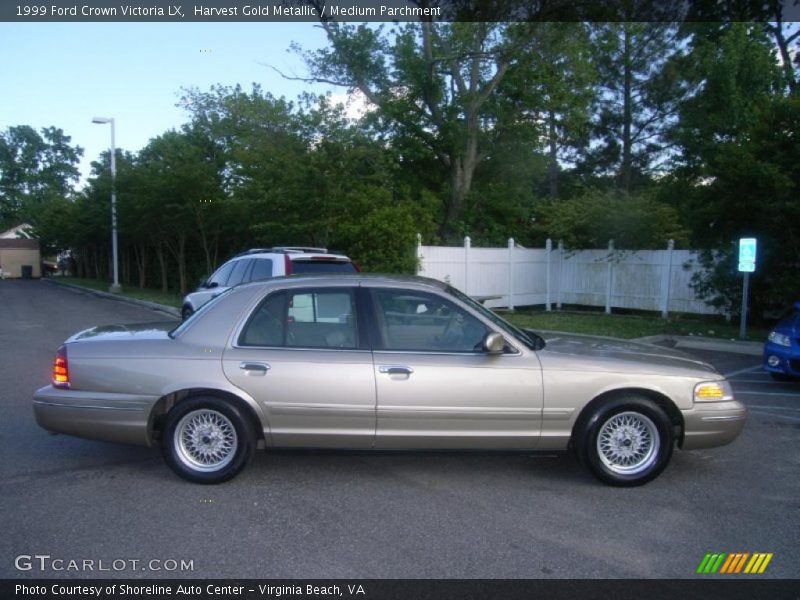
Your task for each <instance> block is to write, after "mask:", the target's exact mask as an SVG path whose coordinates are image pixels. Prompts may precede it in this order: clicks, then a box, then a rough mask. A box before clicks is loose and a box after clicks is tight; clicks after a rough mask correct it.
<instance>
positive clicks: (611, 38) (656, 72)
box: [585, 14, 686, 192]
mask: <svg viewBox="0 0 800 600" xmlns="http://www.w3.org/2000/svg"><path fill="white" fill-rule="evenodd" d="M669 16H670V15H669V14H667V15H665V17H667V18H668V17H669ZM678 33H679V29H678V26H677V24H674V23H669V22H666V23H664V22H647V23H645V22H634V21H632V20H627V21H626V22H621V23H601V24H598V25H595V26H594V28H593V36H592V37H593V49H594V55H595V64H596V68H597V70H598V72H599V78H600V80H599V81H600V89H599V90H598V94H597V102H596V109H595V110H596V118H595V120H594V137H595V140H596V144H595V146H594V148H593V149H592V150H591V152H589V153H588V155H587V157H586V164H585V167H586V168H589V169H590V170H591V171H594V172H595V173H599V174H605V175H611V176H614V177H615V179H616V185H617V187H619V188H620V189H622V190H624V191H627V192H629V191H631V189H632V188H633V187H634V184H635V183H636V182H637V181H640V182H646V181H647V179H646V176H647V174H648V173H649V172H650V171H651V170H652V169H656V168H660V167H663V165H662V161H663V159H664V158H665V155H664V150H665V148H666V146H667V141H666V139H665V133H666V130H667V128H668V126H670V125H671V124H672V123H673V121H674V119H675V118H676V116H677V111H678V107H679V105H680V101H681V99H682V97H683V95H684V94H685V91H686V90H685V89H684V88H683V87H682V85H683V80H682V78H681V77H680V70H681V66H682V63H681V50H680V43H679V37H678Z"/></svg>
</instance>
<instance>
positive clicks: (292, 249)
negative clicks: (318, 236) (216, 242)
mask: <svg viewBox="0 0 800 600" xmlns="http://www.w3.org/2000/svg"><path fill="white" fill-rule="evenodd" d="M276 254H277V255H285V256H288V257H289V259H290V260H304V259H311V258H312V257H314V256H316V257H319V256H323V257H325V258H336V259H339V260H347V261H349V260H350V258H349V257H348V256H347V255H345V254H342V253H341V252H337V251H335V250H334V251H330V252H329V251H328V250H327V248H308V247H304V246H279V247H275V248H251V249H250V250H245V251H244V252H240V253H239V254H237V255H236V256H234V257H233V258H231V260H238V259H242V258H274V257H275V255H276Z"/></svg>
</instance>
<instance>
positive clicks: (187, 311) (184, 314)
mask: <svg viewBox="0 0 800 600" xmlns="http://www.w3.org/2000/svg"><path fill="white" fill-rule="evenodd" d="M193 314H194V311H193V310H192V307H191V306H184V307H183V308H182V309H181V319H182V320H184V321H185V320H186V319H188V318H189V317H191V316H192V315H193Z"/></svg>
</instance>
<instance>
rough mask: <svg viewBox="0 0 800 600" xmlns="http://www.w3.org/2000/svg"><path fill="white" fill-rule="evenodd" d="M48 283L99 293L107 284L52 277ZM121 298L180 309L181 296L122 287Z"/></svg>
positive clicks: (104, 282)
mask: <svg viewBox="0 0 800 600" xmlns="http://www.w3.org/2000/svg"><path fill="white" fill-rule="evenodd" d="M50 281H53V282H55V283H69V284H71V285H79V286H81V287H85V288H89V289H92V290H99V291H101V292H107V291H108V285H109V284H108V282H107V281H104V280H102V279H87V278H82V277H52V278H51V279H50ZM121 295H122V296H127V297H128V298H136V299H137V300H147V301H148V302H157V303H159V304H165V305H167V306H172V307H174V308H180V307H181V301H182V300H183V297H182V296H179V295H178V294H172V293H169V292H168V293H166V294H165V293H164V292H162V291H161V290H154V289H151V288H144V289H139V288H138V287H134V286H130V287H129V286H123V287H122V294H121Z"/></svg>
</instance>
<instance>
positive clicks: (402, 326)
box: [369, 288, 543, 449]
mask: <svg viewBox="0 0 800 600" xmlns="http://www.w3.org/2000/svg"><path fill="white" fill-rule="evenodd" d="M369 293H370V297H371V305H372V312H373V318H374V327H373V336H372V337H373V340H372V342H373V361H374V369H375V381H376V389H377V431H376V434H377V435H376V447H377V448H441V449H465V448H475V449H525V448H531V449H532V448H534V447H535V445H536V443H537V442H538V439H539V435H540V432H541V418H542V417H541V415H542V402H543V394H542V374H541V368H540V365H539V360H538V358H537V357H536V355H535V354H534V353H533V352H529V353H528V352H524V351H523V350H518V349H514V348H511V347H509V348H507V351H506V352H504V353H503V354H500V355H492V354H488V353H487V352H485V351H484V350H483V340H484V338H485V336H486V334H487V333H489V332H490V331H491V329H490V328H489V327H488V326H487V325H486V324H485V323H484V322H483V321H482V320H480V319H478V318H477V317H476V316H475V315H473V314H472V313H471V312H469V311H468V310H466V309H465V308H464V307H462V306H460V305H458V304H456V303H455V302H453V301H452V300H450V299H448V298H446V297H445V296H443V295H442V296H440V295H438V294H433V293H429V292H422V291H419V292H417V291H410V290H407V289H392V288H371V289H370V290H369Z"/></svg>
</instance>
